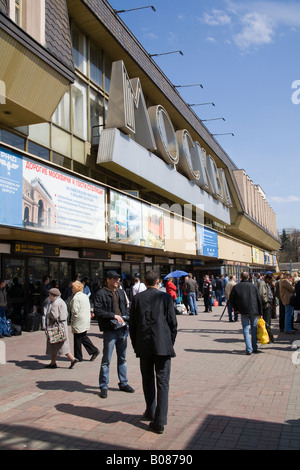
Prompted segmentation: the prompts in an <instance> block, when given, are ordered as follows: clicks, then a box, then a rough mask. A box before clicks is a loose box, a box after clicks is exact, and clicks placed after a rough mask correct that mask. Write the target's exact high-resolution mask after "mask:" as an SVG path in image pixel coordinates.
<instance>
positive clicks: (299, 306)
mask: <svg viewBox="0 0 300 470" xmlns="http://www.w3.org/2000/svg"><path fill="white" fill-rule="evenodd" d="M295 294H296V299H295V304H294V309H295V310H300V281H298V282H297V284H296V286H295Z"/></svg>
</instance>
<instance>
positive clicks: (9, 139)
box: [0, 129, 25, 150]
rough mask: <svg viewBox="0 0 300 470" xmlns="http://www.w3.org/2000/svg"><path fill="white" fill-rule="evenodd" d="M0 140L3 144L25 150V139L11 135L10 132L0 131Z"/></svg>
mask: <svg viewBox="0 0 300 470" xmlns="http://www.w3.org/2000/svg"><path fill="white" fill-rule="evenodd" d="M0 140H1V141H2V142H4V143H5V144H8V145H11V146H12V147H16V148H17V149H20V150H25V139H23V138H22V137H19V136H18V135H15V134H12V133H11V132H8V131H5V130H4V129H0Z"/></svg>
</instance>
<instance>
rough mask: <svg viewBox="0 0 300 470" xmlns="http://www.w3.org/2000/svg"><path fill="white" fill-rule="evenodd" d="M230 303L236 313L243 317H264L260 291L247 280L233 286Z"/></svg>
mask: <svg viewBox="0 0 300 470" xmlns="http://www.w3.org/2000/svg"><path fill="white" fill-rule="evenodd" d="M229 302H230V303H231V305H232V307H233V308H234V311H235V312H236V313H240V314H241V315H262V303H261V296H260V294H259V292H258V289H257V287H256V286H255V285H254V284H252V283H251V282H248V281H246V280H245V281H241V282H239V283H238V284H236V285H235V286H233V288H232V291H231V293H230V296H229Z"/></svg>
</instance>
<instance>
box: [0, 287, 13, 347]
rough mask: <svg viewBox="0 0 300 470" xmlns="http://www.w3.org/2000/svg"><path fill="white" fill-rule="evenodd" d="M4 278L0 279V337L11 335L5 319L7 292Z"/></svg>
mask: <svg viewBox="0 0 300 470" xmlns="http://www.w3.org/2000/svg"><path fill="white" fill-rule="evenodd" d="M5 286H6V280H5V279H0V338H2V337H3V336H11V335H10V333H9V331H8V327H7V321H6V306H7V292H6V287H5Z"/></svg>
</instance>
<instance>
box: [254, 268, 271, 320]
mask: <svg viewBox="0 0 300 470" xmlns="http://www.w3.org/2000/svg"><path fill="white" fill-rule="evenodd" d="M272 282H273V276H272V274H266V275H265V276H264V277H263V278H262V280H261V282H259V283H258V291H259V293H260V295H261V302H262V308H263V319H264V320H265V322H266V323H267V324H268V325H269V327H270V328H271V320H272V306H273V300H274V295H273V292H272V289H271V285H272Z"/></svg>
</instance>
